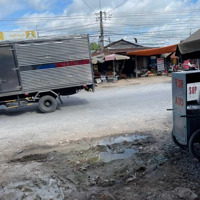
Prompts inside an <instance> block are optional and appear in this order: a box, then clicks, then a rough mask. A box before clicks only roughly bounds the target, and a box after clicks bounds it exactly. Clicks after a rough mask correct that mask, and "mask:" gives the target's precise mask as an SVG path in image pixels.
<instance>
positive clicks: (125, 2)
mask: <svg viewBox="0 0 200 200" xmlns="http://www.w3.org/2000/svg"><path fill="white" fill-rule="evenodd" d="M126 1H127V0H124V1H123V2H121V3H120V4H119V5H118V6H116V7H115V8H113V9H111V10H110V11H108V13H110V12H112V11H113V10H115V9H117V8H119V7H120V6H122V5H123V4H125V3H126Z"/></svg>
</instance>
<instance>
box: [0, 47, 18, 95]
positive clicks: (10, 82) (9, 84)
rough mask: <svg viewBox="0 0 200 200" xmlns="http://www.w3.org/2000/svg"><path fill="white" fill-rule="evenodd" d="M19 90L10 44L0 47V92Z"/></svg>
mask: <svg viewBox="0 0 200 200" xmlns="http://www.w3.org/2000/svg"><path fill="white" fill-rule="evenodd" d="M16 90H19V80H18V75H17V71H16V70H15V62H14V58H13V53H12V50H11V46H4V47H0V93H3V92H12V91H16Z"/></svg>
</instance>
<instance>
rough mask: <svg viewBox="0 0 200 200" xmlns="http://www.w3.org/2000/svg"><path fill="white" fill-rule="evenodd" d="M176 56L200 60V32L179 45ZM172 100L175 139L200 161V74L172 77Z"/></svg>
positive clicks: (191, 72) (173, 75) (189, 72)
mask: <svg viewBox="0 0 200 200" xmlns="http://www.w3.org/2000/svg"><path fill="white" fill-rule="evenodd" d="M176 55H178V56H179V57H181V58H182V60H187V59H198V58H200V30H198V31H197V32H195V33H194V34H193V35H191V36H190V37H189V38H187V39H186V40H184V41H183V42H182V43H180V44H179V45H178V47H177V51H176ZM172 100H173V130H172V139H173V141H174V142H175V144H177V145H178V146H179V147H181V148H183V149H185V148H189V150H190V152H191V154H192V155H193V156H195V157H196V158H197V159H198V160H200V70H195V71H182V72H177V73H173V74H172Z"/></svg>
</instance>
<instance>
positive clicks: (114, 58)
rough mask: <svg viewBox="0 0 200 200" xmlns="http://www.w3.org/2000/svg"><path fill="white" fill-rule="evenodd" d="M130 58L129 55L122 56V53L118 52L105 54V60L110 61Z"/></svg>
mask: <svg viewBox="0 0 200 200" xmlns="http://www.w3.org/2000/svg"><path fill="white" fill-rule="evenodd" d="M128 59H130V57H129V56H124V55H119V54H114V53H113V54H110V55H107V56H106V57H105V61H110V60H128Z"/></svg>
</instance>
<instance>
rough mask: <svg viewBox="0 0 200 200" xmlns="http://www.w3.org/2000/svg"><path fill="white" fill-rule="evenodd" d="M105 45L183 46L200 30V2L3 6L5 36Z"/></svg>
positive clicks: (66, 1)
mask: <svg viewBox="0 0 200 200" xmlns="http://www.w3.org/2000/svg"><path fill="white" fill-rule="evenodd" d="M100 11H102V12H103V27H104V40H105V44H107V43H108V42H109V41H111V42H114V41H116V40H119V39H125V40H128V41H130V42H134V41H135V40H134V38H137V41H138V44H141V45H145V46H165V45H170V44H175V43H179V42H180V40H184V39H185V38H187V37H189V35H190V34H191V33H194V32H195V31H196V30H198V29H199V28H200V0H0V31H26V30H37V31H38V32H39V36H40V37H44V36H47V35H75V34H76V35H77V34H89V35H90V41H91V42H98V41H99V34H100V21H99V12H100Z"/></svg>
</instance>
